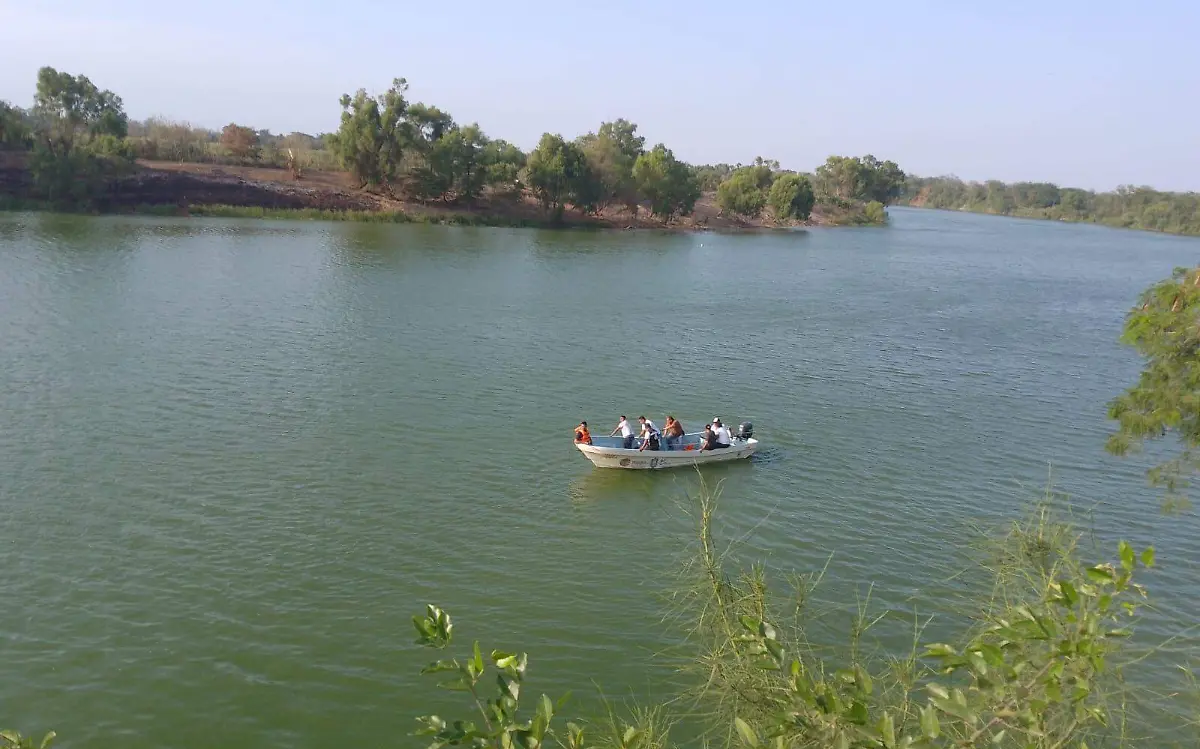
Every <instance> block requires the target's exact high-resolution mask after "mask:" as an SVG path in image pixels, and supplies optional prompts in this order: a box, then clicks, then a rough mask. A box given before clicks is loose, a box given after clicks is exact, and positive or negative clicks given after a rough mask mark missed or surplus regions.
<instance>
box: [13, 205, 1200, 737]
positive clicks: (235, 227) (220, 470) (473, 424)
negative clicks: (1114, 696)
mask: <svg viewBox="0 0 1200 749" xmlns="http://www.w3.org/2000/svg"><path fill="white" fill-rule="evenodd" d="M892 216H893V220H892V224H891V225H890V226H889V227H887V228H878V229H877V228H871V229H828V230H811V231H801V232H787V233H774V234H747V235H714V234H696V235H687V234H667V233H663V234H656V233H621V232H610V233H594V232H548V231H525V230H502V229H474V228H446V227H426V226H395V227H394V226H380V225H366V224H329V223H302V222H264V221H232V220H196V219H178V220H171V219H141V218H80V217H62V216H52V215H35V214H8V215H4V214H0V570H2V572H3V574H2V577H0V601H2V602H3V605H2V606H0V643H2V647H3V650H2V651H0V723H4V724H5V726H0V727H7V726H8V725H11V726H13V727H21V728H24V729H25V730H28V731H35V730H44V729H49V728H54V729H56V730H57V731H58V733H59V735H60V737H62V738H61V739H60V741H61V743H62V745H64V746H79V747H83V746H101V745H107V744H109V743H111V740H113V739H119V740H120V742H121V744H122V746H124V747H127V748H132V747H170V746H174V747H202V746H214V745H221V746H226V747H252V746H253V747H256V748H261V747H318V746H328V745H331V744H337V743H346V744H357V745H369V746H383V745H391V746H398V745H415V743H416V742H417V741H418V740H416V739H408V738H406V734H408V732H410V731H411V730H412V729H413V727H414V725H415V724H414V722H413V718H414V716H415V715H417V714H420V713H424V712H427V711H431V710H437V711H443V712H447V713H450V714H451V715H453V714H454V713H453V712H452V710H453V706H455V705H457V704H459V703H458V702H457V701H456V700H455V699H454V698H453V696H452V695H450V696H448V695H446V694H444V693H439V692H437V691H435V690H434V689H433V687H432V683H430V682H429V681H428V679H429V677H419V676H417V674H416V671H417V669H418V668H419V667H420V665H421V664H423V663H424V662H426V661H427V660H429V659H430V655H429V654H428V653H427V652H423V651H420V650H419V649H417V648H415V647H413V645H412V644H411V643H412V629H411V625H410V623H409V619H410V617H411V615H412V614H414V613H418V612H419V611H420V610H421V608H422V606H423V605H424V604H425V603H426V602H432V603H437V604H440V605H442V606H444V607H446V608H447V609H448V610H449V611H450V612H451V614H452V615H453V616H455V620H456V622H457V629H456V632H457V633H458V634H459V635H461V638H462V639H461V641H460V643H459V644H460V645H461V646H462V647H464V648H465V647H469V642H470V639H471V638H474V637H479V638H481V639H482V640H483V641H484V647H485V649H486V648H488V647H501V648H511V649H517V648H520V649H524V650H527V651H528V652H529V653H530V658H531V664H532V665H531V670H530V674H529V679H530V682H529V687H528V689H530V690H533V691H534V692H540V691H546V692H549V693H550V694H553V695H557V694H561V693H563V692H565V691H567V690H573V692H574V694H575V698H574V700H573V702H572V706H573V708H574V709H577V710H579V711H581V712H586V711H587V710H588V709H590V708H592V707H594V705H595V694H596V686H597V685H598V686H599V687H600V688H602V689H603V690H604V692H605V693H606V694H608V695H609V696H610V697H616V698H618V699H620V698H623V697H626V696H634V697H636V698H639V699H651V698H654V697H662V696H665V695H666V693H668V692H669V691H670V689H669V688H668V687H667V686H665V685H664V680H663V673H664V669H663V667H662V666H661V665H659V663H658V661H657V660H656V658H655V657H654V653H655V652H656V651H658V650H660V649H661V648H663V647H664V646H668V645H671V644H673V643H674V642H676V641H677V640H678V633H677V632H676V631H674V630H673V626H672V625H671V624H670V623H664V622H663V621H662V615H663V611H664V601H663V596H664V595H665V594H667V593H669V592H670V590H671V589H672V586H673V584H674V577H673V575H674V572H675V570H676V569H677V567H678V565H679V563H680V558H681V556H682V555H683V553H684V552H685V550H686V547H687V544H688V539H689V537H690V534H691V532H692V527H693V526H692V521H691V520H690V518H689V517H688V516H687V514H686V509H687V507H688V502H687V499H686V495H687V494H689V493H692V494H694V492H695V491H696V487H697V481H698V479H697V477H696V476H695V474H693V473H689V472H686V471H684V472H677V473H655V474H653V475H648V474H645V473H640V472H612V471H610V472H604V471H600V470H596V469H593V468H592V467H591V465H590V464H589V463H588V462H587V461H586V460H584V459H583V458H582V456H580V455H579V454H578V453H577V452H576V451H575V450H574V449H573V447H572V446H571V444H570V434H571V428H572V426H573V425H574V424H575V423H576V422H578V421H579V420H580V419H588V420H589V422H590V423H591V424H592V428H593V431H595V432H605V431H607V430H608V429H611V428H612V425H613V424H614V423H615V422H616V420H617V417H618V416H619V415H620V414H626V415H628V416H629V417H631V418H633V417H636V416H638V415H641V414H646V415H648V416H650V417H652V418H654V419H655V420H656V421H658V423H659V424H660V425H661V423H662V417H663V415H664V414H666V413H671V414H674V415H676V416H678V417H679V418H680V419H681V420H682V421H683V423H684V425H685V426H686V427H688V428H689V429H691V428H695V427H696V426H699V425H700V424H701V423H702V421H704V420H707V419H709V418H712V417H714V416H717V417H721V418H723V419H724V420H725V421H726V422H727V423H732V424H736V423H738V422H739V421H743V420H750V421H753V422H754V423H755V425H756V428H757V435H758V436H759V437H760V438H761V439H762V441H763V444H764V449H763V450H762V452H761V455H760V456H758V457H756V459H755V460H753V461H752V462H749V463H746V464H739V465H730V466H719V467H714V468H712V469H711V470H706V471H705V473H704V476H705V478H706V480H708V481H710V482H713V483H716V482H721V487H722V497H721V500H720V510H719V518H720V530H721V532H722V534H723V535H724V537H726V538H731V539H740V540H741V547H740V548H741V550H742V553H744V554H747V555H748V556H749V557H752V558H758V559H762V560H765V561H766V562H767V563H768V564H769V565H770V566H771V567H772V568H775V569H796V570H799V571H808V570H814V569H819V568H821V567H824V566H825V565H826V564H828V570H827V572H826V574H825V582H824V584H823V585H822V588H821V594H822V596H823V597H824V599H825V600H826V601H827V602H828V603H829V604H830V605H831V606H832V607H833V608H834V610H833V611H831V612H830V613H829V614H828V615H827V617H826V619H825V621H826V626H825V629H824V630H822V631H817V632H816V634H815V635H814V636H815V637H817V638H820V637H823V636H825V637H827V638H828V639H830V640H833V639H837V638H839V637H842V638H844V632H845V629H846V623H847V622H848V616H849V613H848V611H849V610H852V609H853V608H854V607H855V605H856V604H857V602H858V601H859V600H863V599H865V597H866V596H867V594H868V593H869V594H870V597H871V603H870V605H871V608H872V609H873V610H877V611H880V612H882V611H891V612H893V613H894V614H895V615H896V618H897V619H900V620H901V621H900V624H899V625H898V626H897V627H896V628H895V629H896V631H895V632H893V633H891V634H889V632H888V630H887V628H886V627H883V628H881V630H880V631H881V632H882V634H880V638H881V641H882V643H883V645H884V646H885V647H890V646H893V645H895V646H897V647H898V646H900V645H902V644H903V643H904V641H905V637H906V636H907V635H906V632H905V631H904V630H905V626H906V625H905V624H904V622H903V619H904V617H905V616H908V617H909V623H908V625H907V626H911V616H912V612H913V611H914V610H917V611H918V612H919V613H934V612H936V611H937V600H938V597H939V596H940V595H941V593H942V592H945V591H949V590H952V589H953V588H954V586H955V585H956V582H955V579H956V578H954V577H953V576H954V574H955V573H956V572H957V571H959V570H961V569H963V567H964V565H965V564H966V563H967V562H966V559H967V552H966V551H964V550H963V548H962V546H963V539H965V538H967V536H969V535H970V534H969V532H968V530H967V529H968V528H969V527H970V526H971V525H973V524H979V523H983V524H988V523H991V522H998V521H1001V520H1003V519H1005V518H1011V517H1015V516H1016V515H1018V514H1019V512H1020V510H1021V508H1022V506H1024V505H1025V504H1026V503H1027V502H1029V501H1030V500H1032V499H1034V498H1036V497H1038V496H1039V495H1041V493H1042V492H1043V489H1044V488H1045V486H1046V484H1047V480H1048V477H1049V476H1050V475H1051V474H1052V476H1053V484H1054V488H1055V489H1056V490H1058V491H1061V492H1064V493H1067V494H1070V495H1071V497H1072V498H1073V501H1074V503H1075V507H1076V508H1083V509H1084V510H1086V511H1093V516H1094V520H1089V521H1088V522H1090V523H1093V524H1094V527H1095V529H1096V533H1097V537H1098V538H1099V539H1101V540H1102V541H1103V543H1105V544H1107V543H1108V542H1109V541H1111V540H1112V539H1115V538H1117V537H1124V538H1130V539H1131V540H1133V541H1134V542H1135V543H1136V544H1137V545H1139V546H1140V545H1141V544H1144V543H1147V542H1151V541H1152V542H1154V543H1155V544H1156V546H1157V548H1158V556H1159V559H1160V562H1161V569H1160V570H1158V571H1156V572H1155V573H1154V575H1153V576H1152V577H1151V578H1148V579H1147V581H1146V582H1147V583H1148V584H1149V585H1150V588H1151V592H1152V595H1153V596H1154V600H1155V601H1156V602H1157V604H1158V609H1157V610H1156V611H1155V612H1153V613H1152V615H1151V616H1150V618H1149V619H1148V621H1147V622H1145V623H1144V625H1143V629H1142V633H1143V634H1144V635H1145V636H1147V637H1151V638H1153V637H1162V636H1166V635H1168V634H1170V633H1172V632H1173V631H1177V630H1178V628H1179V627H1180V626H1181V623H1190V622H1192V621H1195V620H1197V619H1200V604H1197V603H1196V601H1197V594H1198V593H1200V563H1198V553H1200V545H1198V543H1197V530H1200V522H1198V520H1197V515H1196V514H1195V513H1193V514H1192V515H1185V516H1183V517H1176V518H1167V517H1164V516H1162V515H1161V514H1160V513H1159V512H1158V506H1159V502H1160V498H1159V496H1158V495H1157V494H1156V493H1155V492H1154V491H1153V490H1151V489H1149V488H1148V487H1147V486H1146V484H1145V480H1144V477H1143V473H1142V472H1143V470H1144V468H1145V465H1146V463H1145V460H1142V461H1138V460H1132V461H1130V460H1126V461H1121V460H1117V459H1114V458H1112V457H1110V456H1108V455H1107V454H1106V453H1105V452H1104V451H1103V442H1104V438H1105V436H1106V434H1107V430H1108V428H1109V425H1108V424H1107V423H1106V419H1105V403H1106V402H1107V400H1108V399H1110V398H1111V397H1112V396H1114V395H1115V394H1116V393H1118V392H1119V391H1120V390H1121V389H1122V388H1123V387H1125V386H1126V385H1127V384H1129V383H1131V382H1132V381H1133V378H1134V377H1135V375H1136V372H1137V370H1138V360H1137V358H1136V356H1135V355H1134V354H1133V352H1131V351H1129V350H1128V349H1125V348H1123V347H1121V346H1120V345H1119V344H1118V343H1117V337H1118V335H1119V333H1120V328H1121V323H1122V319H1123V315H1124V313H1125V311H1126V310H1127V309H1128V308H1129V306H1130V305H1131V304H1132V303H1133V301H1134V299H1135V298H1136V295H1137V294H1138V292H1139V291H1141V290H1142V289H1143V288H1144V287H1145V286H1147V285H1148V284H1150V283H1151V282H1153V281H1155V280H1158V279H1160V278H1163V277H1166V276H1168V275H1169V274H1170V272H1171V270H1172V268H1173V267H1175V266H1178V265H1185V264H1194V263H1196V262H1197V261H1198V260H1200V241H1196V240H1191V239H1183V238H1173V237H1166V236H1157V235H1152V234H1144V233H1133V232H1125V231H1117V230H1110V229H1105V228H1098V227H1092V226H1075V225H1062V224H1055V223H1049V222H1034V221H1023V220H1015V219H1002V218H993V217H984V216H972V215H963V214H954V213H943V212H935V211H920V210H914V209H893V210H892ZM872 585H873V587H871V586H872ZM839 607H842V608H844V609H845V611H842V610H840V609H839ZM935 626H936V625H935ZM822 632H824V634H822Z"/></svg>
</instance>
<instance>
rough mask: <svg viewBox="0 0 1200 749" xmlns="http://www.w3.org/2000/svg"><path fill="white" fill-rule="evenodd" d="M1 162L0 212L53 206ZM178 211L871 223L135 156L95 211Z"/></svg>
mask: <svg viewBox="0 0 1200 749" xmlns="http://www.w3.org/2000/svg"><path fill="white" fill-rule="evenodd" d="M17 156H18V155H17V154H8V158H7V159H6V160H0V209H5V208H6V209H16V210H54V209H55V207H54V206H51V205H48V204H46V203H45V202H44V201H39V200H36V199H34V198H32V197H31V188H32V184H33V180H32V176H31V175H30V172H29V171H28V169H27V168H26V166H25V163H24V160H23V159H20V158H17ZM92 212H96V213H116V214H120V213H127V214H149V215H159V216H162V215H173V216H223V217H237V218H272V219H307V220H326V221H364V222H379V223H398V224H406V223H429V224H449V225H459V226H499V227H530V228H551V227H559V228H561V227H574V228H591V229H652V230H657V231H705V230H713V231H767V230H772V229H780V228H795V227H803V226H846V225H869V224H871V223H872V222H871V221H869V220H867V218H866V216H865V215H864V213H863V211H862V210H861V208H860V207H858V206H855V207H852V208H849V209H846V208H839V207H838V206H833V205H824V204H818V205H817V206H816V207H815V208H814V209H813V212H812V215H811V216H810V217H809V219H808V220H807V221H804V222H791V223H789V224H787V225H784V226H779V225H777V224H775V222H774V221H771V220H770V219H766V218H756V219H745V218H740V217H733V216H727V215H723V212H722V211H721V210H720V209H719V208H718V207H717V205H716V201H715V193H706V194H703V195H702V196H701V197H700V199H699V200H698V201H697V202H696V206H695V210H694V211H693V212H692V213H691V214H690V215H688V216H683V217H679V218H677V219H675V220H674V221H672V222H671V223H669V224H666V223H663V222H662V221H660V220H659V219H657V218H655V217H654V216H652V215H651V214H650V212H649V210H648V209H647V207H645V206H641V207H639V209H638V212H637V215H634V214H632V213H631V212H630V211H628V210H626V209H625V208H624V207H621V208H608V209H604V210H601V211H599V212H598V213H595V214H584V213H582V212H581V211H578V210H576V209H574V208H570V207H568V208H567V209H565V210H564V211H563V214H562V217H561V218H559V219H555V218H553V217H551V216H549V215H548V214H547V212H546V211H545V210H544V209H543V208H542V206H541V205H539V204H538V203H537V201H535V200H534V199H532V198H531V197H530V196H528V195H524V194H521V195H514V194H511V193H500V192H487V193H485V194H484V195H483V196H481V197H480V198H479V199H478V200H476V201H475V202H474V203H472V204H471V205H461V204H452V203H443V202H440V201H431V202H420V201H414V200H404V199H397V198H395V197H393V196H390V195H385V194H381V193H379V192H374V191H370V190H366V189H362V188H359V187H357V186H355V185H354V184H353V183H352V181H351V177H350V175H349V174H348V173H346V172H335V171H310V172H305V173H304V174H303V175H302V176H300V177H296V176H295V175H293V174H292V172H291V171H290V170H288V169H279V168H274V167H247V166H223V165H213V164H195V163H176V162H164V161H146V160H139V161H138V162H137V163H136V166H135V170H134V172H133V173H132V174H130V175H129V176H127V177H123V178H121V179H120V180H118V181H116V182H114V183H113V185H112V187H111V189H110V190H109V192H108V194H107V195H106V196H105V199H104V200H103V201H102V202H101V203H100V204H99V205H98V206H97V207H96V208H95V209H94V210H93V211H92Z"/></svg>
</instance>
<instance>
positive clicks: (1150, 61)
mask: <svg viewBox="0 0 1200 749" xmlns="http://www.w3.org/2000/svg"><path fill="white" fill-rule="evenodd" d="M42 65H52V66H55V67H57V68H60V69H64V70H67V71H69V72H72V73H80V72H82V73H85V74H87V75H88V76H89V77H90V78H91V79H92V80H93V81H94V82H95V83H96V84H97V85H99V86H101V87H103V88H110V89H112V90H114V91H116V92H117V93H118V94H120V95H121V96H122V97H123V98H124V100H125V106H126V109H127V110H128V112H129V114H130V115H131V116H132V117H135V118H139V119H140V118H144V117H146V116H149V115H164V116H167V117H170V118H173V119H178V120H186V121H189V122H191V123H193V124H197V125H204V126H207V127H214V128H219V127H221V126H223V125H225V124H226V123H228V122H230V121H237V122H239V123H244V124H249V125H253V126H256V127H267V128H270V129H271V130H272V131H285V132H286V131H292V130H302V131H306V132H310V133H316V132H319V131H323V130H331V129H334V128H335V127H336V126H337V120H338V114H339V111H340V110H339V108H338V106H337V99H338V97H339V96H340V95H341V94H342V93H344V92H351V91H353V90H355V89H357V88H359V87H364V88H367V89H368V90H371V91H381V90H383V89H385V88H386V87H387V85H388V84H389V82H390V80H391V79H392V78H393V77H396V76H404V77H407V78H408V80H409V82H410V84H411V89H410V93H411V97H412V98H413V99H414V100H421V101H426V102H429V103H434V104H437V105H438V106H440V107H442V108H444V109H447V110H449V111H450V112H451V113H452V114H453V115H454V116H455V118H456V119H457V120H458V121H460V122H470V121H478V122H479V123H480V124H481V125H482V126H483V128H484V129H485V130H486V131H487V132H488V133H489V134H490V135H492V136H494V137H502V138H506V139H508V140H511V141H513V142H515V143H517V144H519V145H521V146H522V147H524V148H529V147H531V146H532V145H534V144H535V143H536V142H537V139H538V137H539V136H540V135H541V133H542V132H543V131H546V130H549V131H553V132H561V133H562V134H564V135H567V136H574V135H577V134H579V133H582V132H586V131H587V130H590V129H594V128H595V127H597V126H598V124H599V123H600V122H601V121H602V120H605V119H613V118H616V117H627V118H629V119H631V120H633V121H634V122H637V123H638V124H639V126H640V128H641V131H642V132H643V133H644V134H645V135H646V137H647V139H648V141H650V142H651V143H654V142H658V141H663V142H665V143H666V144H667V145H668V146H670V147H671V148H673V149H674V150H675V153H676V155H678V156H679V157H681V158H683V159H686V160H688V161H692V162H719V161H725V162H730V163H733V162H738V161H743V162H745V161H749V160H751V159H753V158H754V157H755V156H757V155H762V156H766V157H768V158H776V159H779V161H780V162H782V164H783V165H784V166H785V167H790V168H795V169H812V168H813V167H815V166H816V165H817V164H819V163H820V162H821V161H823V160H824V158H825V156H827V155H828V154H831V153H839V154H863V153H868V152H870V153H874V154H875V155H876V156H879V157H881V158H891V159H894V160H895V161H897V162H898V163H899V164H900V165H901V167H903V168H904V169H906V170H908V171H910V172H912V173H916V174H923V175H935V174H948V173H954V174H957V175H959V176H961V177H963V178H966V179H986V178H996V179H1003V180H1007V181H1012V180H1020V179H1029V180H1043V179H1044V180H1052V181H1055V182H1059V183H1060V184H1069V185H1078V186H1084V187H1091V188H1100V189H1109V188H1112V187H1114V186H1116V185H1117V184H1123V183H1133V184H1150V185H1154V186H1156V187H1159V188H1162V189H1175V190H1200V1H1198V0H1155V1H1153V2H1144V3H1133V2H1112V1H1110V0H1093V1H1092V2H1081V1H1079V0H1064V1H1062V2H1042V3H1037V2H1029V1H1027V0H1006V2H988V3H968V2H932V1H928V2H926V1H922V0H910V1H909V2H903V3H897V2H874V1H873V0H871V1H868V0H863V1H861V2H858V3H852V4H835V3H832V2H822V3H806V2H801V1H799V0H790V1H789V0H739V1H730V0H721V1H717V0H693V1H692V2H675V1H671V2H662V1H659V2H645V3H637V2H631V1H630V0H609V1H608V2H604V3H588V4H578V5H569V4H566V3H553V2H544V1H540V0H512V1H511V2H507V3H500V2H494V0H493V1H488V0H448V1H446V2H440V3H439V2H431V1H430V0H424V1H423V2H409V3H406V2H397V1H396V0H340V1H339V2H326V3H318V2H315V0H293V2H279V1H274V0H207V1H206V2H203V3H178V4H170V3H163V2H161V0H158V1H156V2H150V1H149V0H126V2H123V3H120V4H110V3H95V2H83V1H82V0H0V99H7V100H10V101H13V102H14V103H18V104H21V105H28V104H29V102H30V100H31V98H32V95H33V87H34V77H35V74H36V71H37V68H38V67H40V66H42Z"/></svg>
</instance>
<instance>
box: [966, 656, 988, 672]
mask: <svg viewBox="0 0 1200 749" xmlns="http://www.w3.org/2000/svg"><path fill="white" fill-rule="evenodd" d="M967 660H969V661H970V663H971V669H972V670H973V671H974V672H975V673H976V674H979V675H981V676H983V675H986V674H987V672H988V667H987V661H985V660H984V658H983V654H982V653H980V652H979V651H972V652H970V653H968V654H967Z"/></svg>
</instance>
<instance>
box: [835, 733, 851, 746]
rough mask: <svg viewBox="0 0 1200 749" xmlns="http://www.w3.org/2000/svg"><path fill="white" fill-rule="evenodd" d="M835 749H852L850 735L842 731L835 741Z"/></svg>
mask: <svg viewBox="0 0 1200 749" xmlns="http://www.w3.org/2000/svg"><path fill="white" fill-rule="evenodd" d="M833 746H834V749H850V734H848V733H846V732H845V731H842V732H841V733H839V734H838V737H837V739H835V740H834V745H833Z"/></svg>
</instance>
